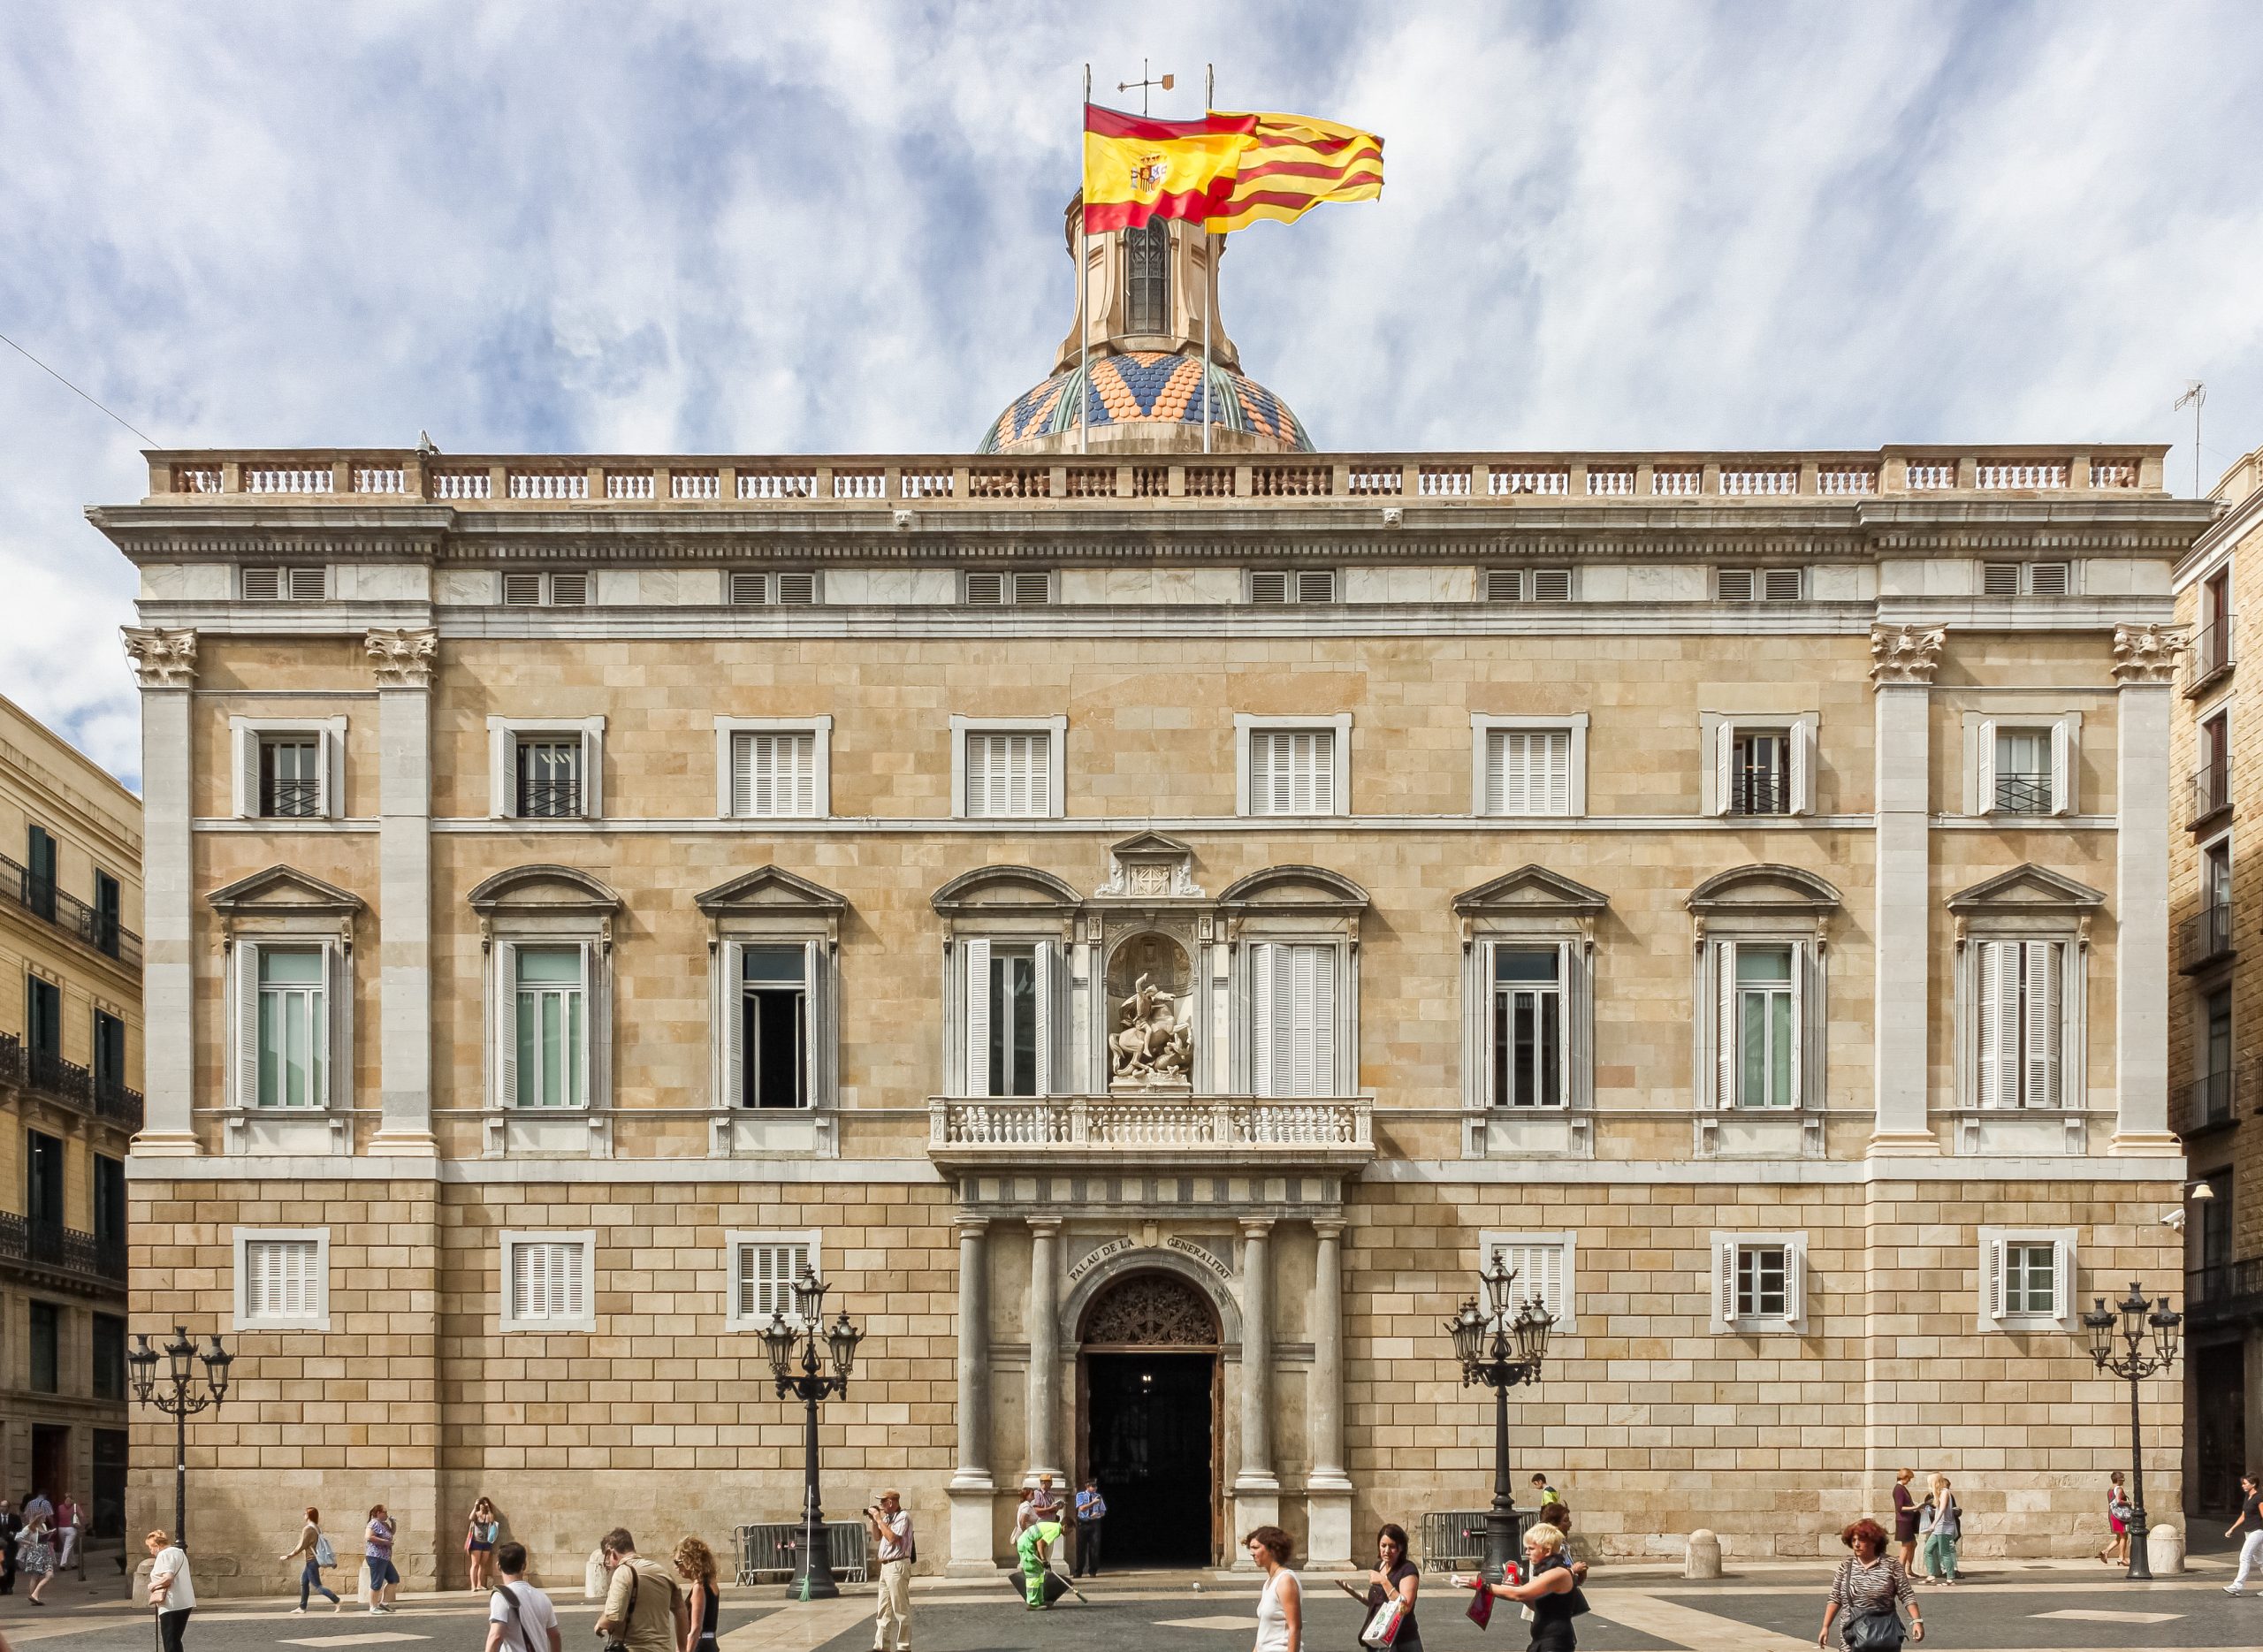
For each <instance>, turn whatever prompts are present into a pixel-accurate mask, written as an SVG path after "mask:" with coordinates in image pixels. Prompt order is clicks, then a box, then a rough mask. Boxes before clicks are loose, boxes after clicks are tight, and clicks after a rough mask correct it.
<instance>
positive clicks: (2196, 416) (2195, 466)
mask: <svg viewBox="0 0 2263 1652" xmlns="http://www.w3.org/2000/svg"><path fill="white" fill-rule="evenodd" d="M2207 399H2208V387H2207V386H2206V384H2202V383H2201V382H2200V381H2199V380H2198V379H2197V378H2188V379H2186V380H2185V381H2184V393H2183V395H2181V396H2179V397H2178V398H2177V399H2176V405H2175V407H2171V408H2170V409H2169V411H2170V412H2171V413H2177V412H2181V411H2183V408H2185V407H2188V406H2189V407H2191V409H2192V497H2193V498H2194V499H2198V498H2199V497H2200V404H2201V403H2202V402H2204V401H2206V400H2207Z"/></svg>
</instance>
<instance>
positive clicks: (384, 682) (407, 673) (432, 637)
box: [362, 631, 440, 689]
mask: <svg viewBox="0 0 2263 1652" xmlns="http://www.w3.org/2000/svg"><path fill="white" fill-rule="evenodd" d="M362 647H364V648H365V649H367V650H369V652H370V666H371V667H372V668H374V669H375V670H376V672H377V687H379V688H380V689H429V688H431V686H432V660H433V656H434V655H436V654H438V652H439V649H440V634H439V633H438V631H372V632H370V634H369V636H366V637H364V638H362Z"/></svg>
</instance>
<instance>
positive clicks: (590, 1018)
mask: <svg viewBox="0 0 2263 1652" xmlns="http://www.w3.org/2000/svg"><path fill="white" fill-rule="evenodd" d="M577 950H578V951H579V952H580V953H581V955H582V959H581V962H582V1088H581V1092H580V1093H579V1094H577V1095H575V1097H574V1099H573V1105H575V1107H590V1106H593V1105H594V1104H595V1103H596V1102H597V1101H598V1093H597V1069H596V1068H595V1066H593V1065H592V1064H591V1060H590V1057H591V1053H592V1052H593V1051H594V1050H595V1049H596V1048H597V1041H598V1036H599V1028H598V1015H599V1013H600V1001H599V1000H598V970H599V968H600V967H601V960H600V959H599V957H598V948H597V943H596V942H594V941H589V940H585V941H583V943H582V944H581V946H580V947H579V948H577ZM604 1031H605V1032H606V1033H607V1034H609V1033H610V1032H611V1031H612V1029H611V1027H610V1026H607V1027H606V1028H605V1029H604Z"/></svg>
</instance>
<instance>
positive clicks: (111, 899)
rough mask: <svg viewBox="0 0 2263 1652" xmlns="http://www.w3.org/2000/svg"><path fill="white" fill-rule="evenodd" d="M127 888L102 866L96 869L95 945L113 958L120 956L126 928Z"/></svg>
mask: <svg viewBox="0 0 2263 1652" xmlns="http://www.w3.org/2000/svg"><path fill="white" fill-rule="evenodd" d="M125 911H126V898H125V890H124V889H123V888H122V887H120V886H119V884H118V879H115V878H113V877H111V876H110V874H109V873H108V872H104V871H103V870H102V869H101V868H100V867H96V868H95V947H96V948H99V949H100V950H102V951H103V952H107V953H108V954H110V956H111V957H113V958H115V957H116V956H118V936H119V934H120V933H121V932H122V931H123V930H124V929H125V927H126V923H125Z"/></svg>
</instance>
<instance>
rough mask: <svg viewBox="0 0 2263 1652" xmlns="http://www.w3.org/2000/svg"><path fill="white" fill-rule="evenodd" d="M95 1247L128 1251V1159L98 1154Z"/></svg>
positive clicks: (96, 1162)
mask: <svg viewBox="0 0 2263 1652" xmlns="http://www.w3.org/2000/svg"><path fill="white" fill-rule="evenodd" d="M95 1250H96V1251H98V1252H103V1253H105V1254H110V1253H113V1252H114V1253H115V1254H116V1255H118V1257H119V1258H120V1260H123V1259H124V1257H125V1255H126V1161H125V1160H123V1159H113V1158H111V1157H110V1155H109V1154H108V1153H96V1154H95Z"/></svg>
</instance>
